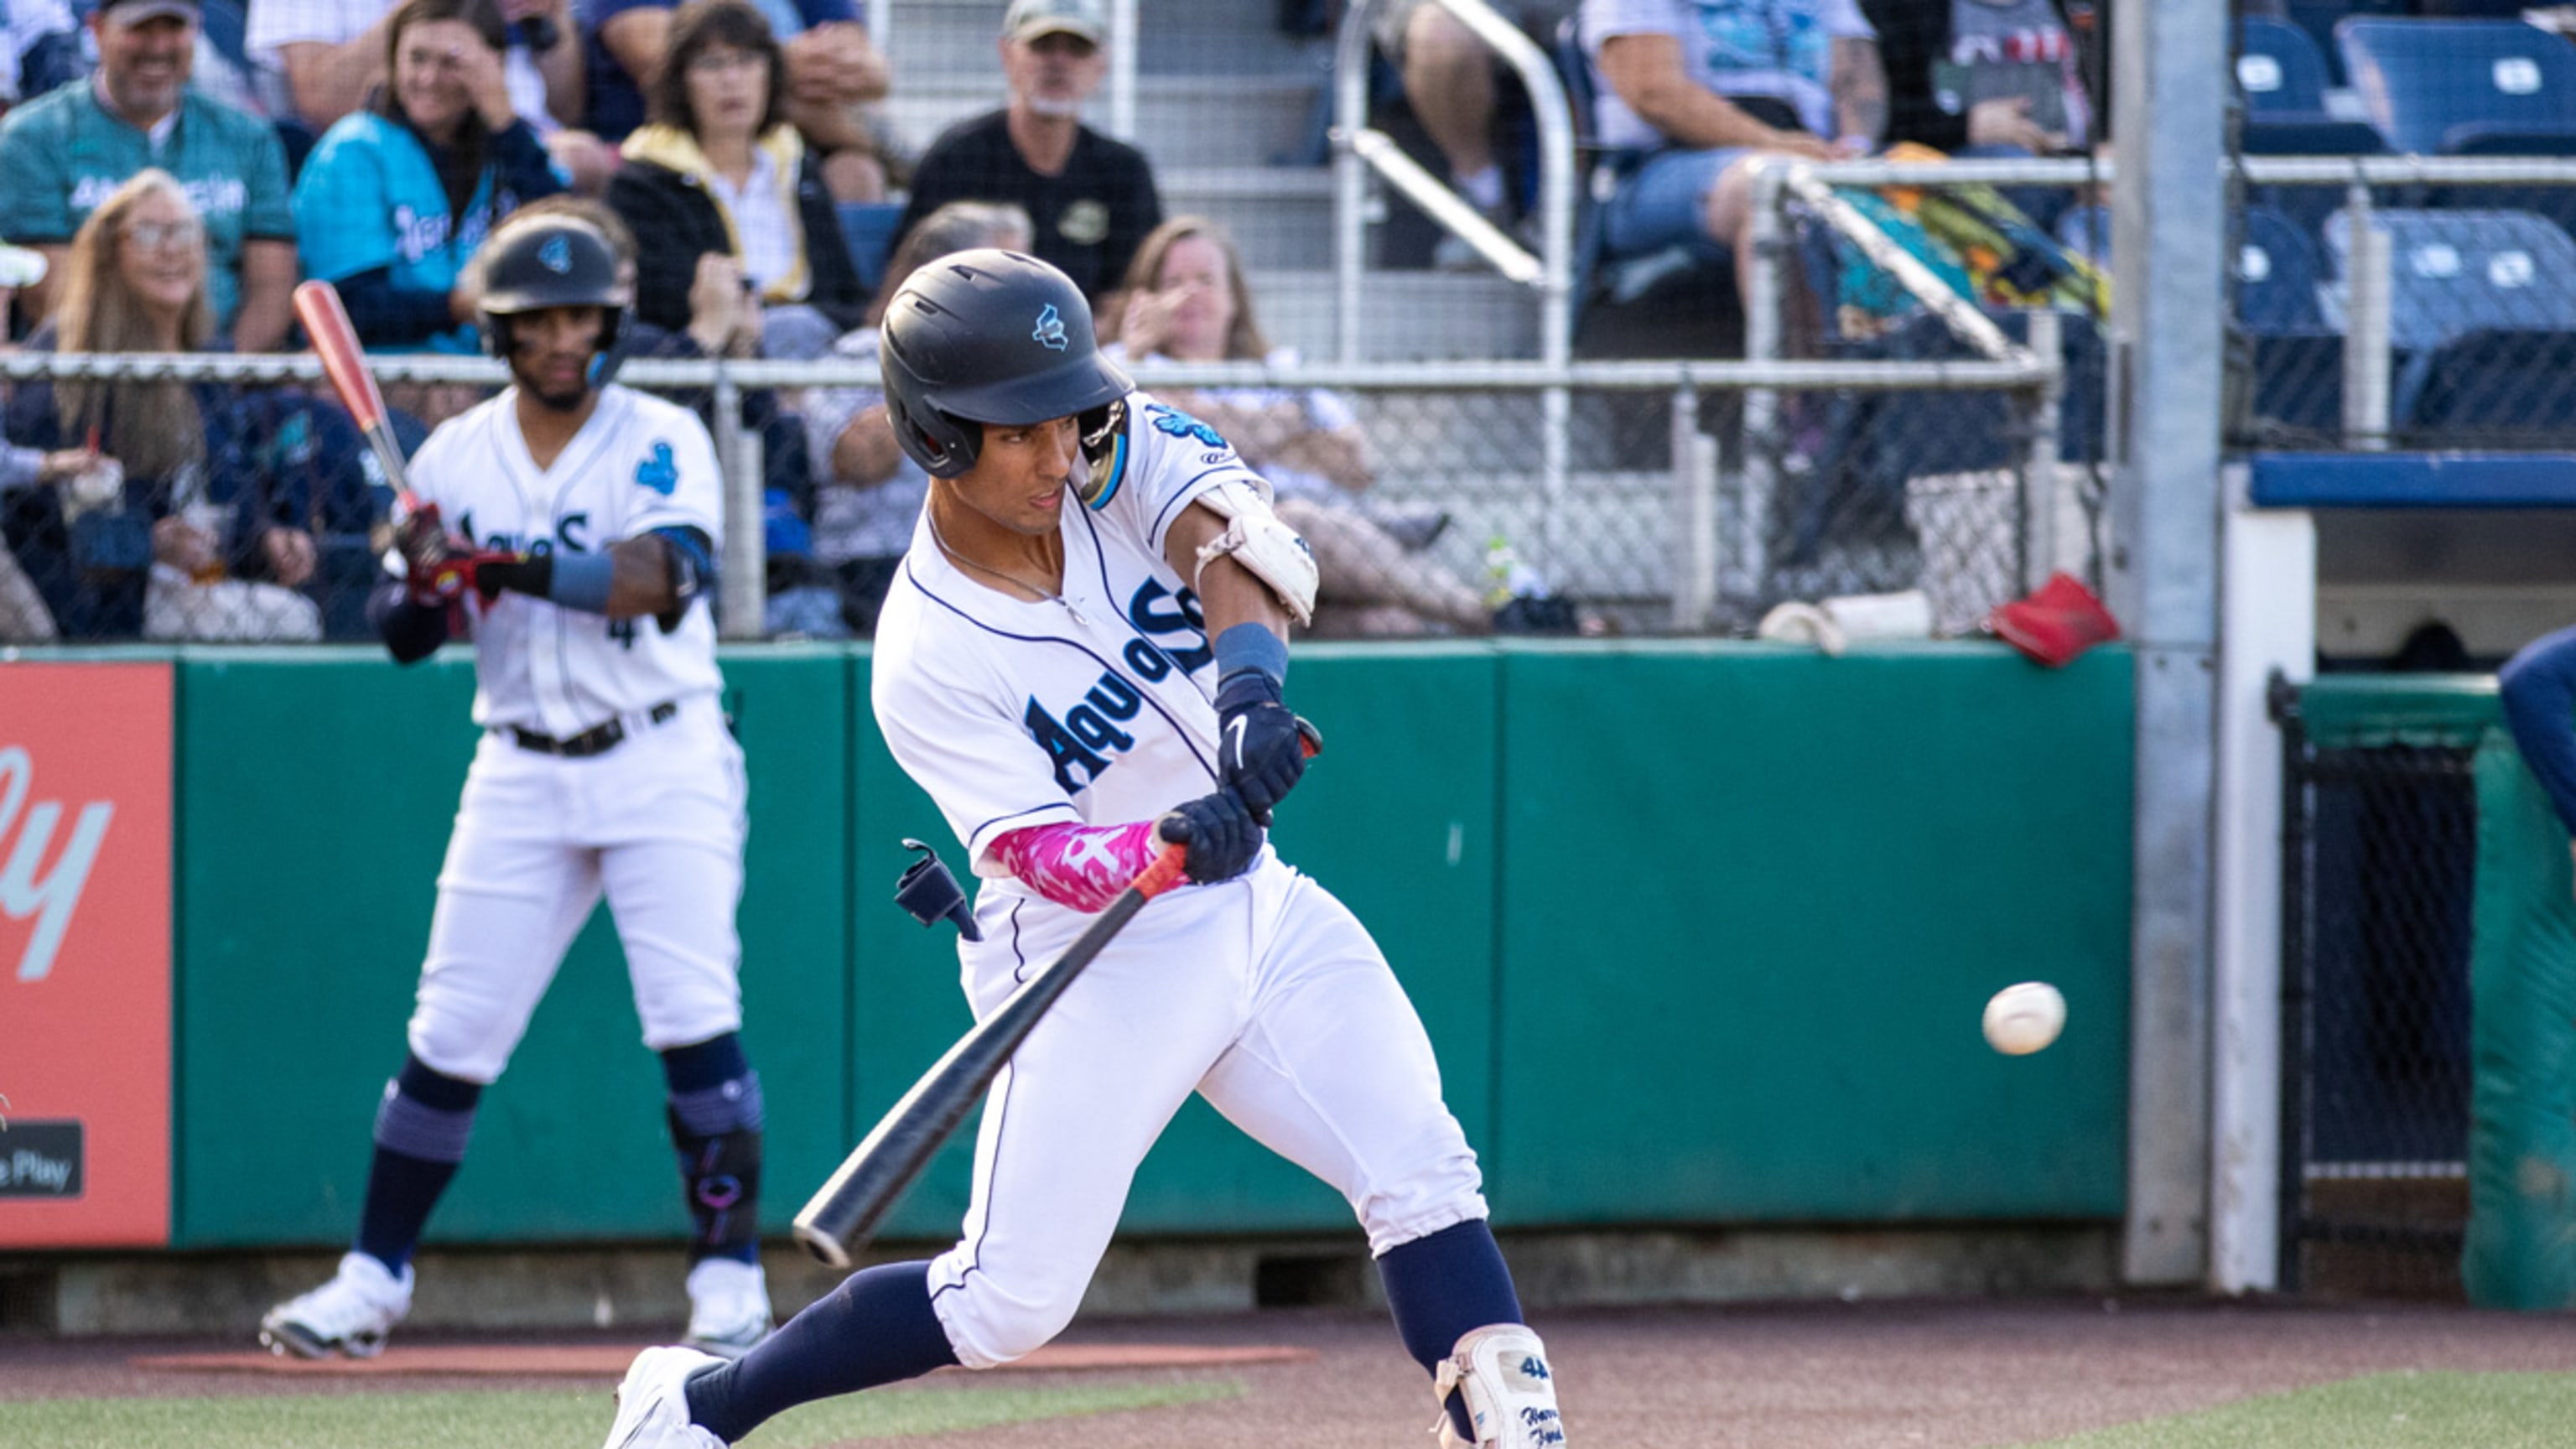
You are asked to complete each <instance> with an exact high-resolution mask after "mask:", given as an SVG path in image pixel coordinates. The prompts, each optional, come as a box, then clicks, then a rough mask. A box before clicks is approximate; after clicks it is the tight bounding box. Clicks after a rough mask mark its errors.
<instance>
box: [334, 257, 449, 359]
mask: <svg viewBox="0 0 2576 1449" xmlns="http://www.w3.org/2000/svg"><path fill="white" fill-rule="evenodd" d="M336 285H337V286H338V287H339V289H340V300H341V301H342V302H343V303H345V304H346V305H347V306H348V308H349V325H350V326H351V327H353V328H355V329H356V330H357V333H358V337H359V340H360V341H362V342H364V343H366V345H367V346H369V347H393V346H401V345H406V344H409V343H414V342H426V341H428V340H429V339H430V338H432V337H435V336H437V335H438V334H439V333H441V332H445V331H447V330H448V329H449V328H451V327H454V326H455V325H456V318H455V316H454V314H452V313H451V312H449V311H448V305H447V294H446V293H445V292H430V291H421V290H415V289H413V288H410V287H397V286H395V285H394V278H393V269H392V268H391V267H374V268H370V269H369V270H367V271H363V272H358V273H355V274H353V275H351V276H346V277H342V278H341V279H340V280H339V282H338V283H337V284H336Z"/></svg>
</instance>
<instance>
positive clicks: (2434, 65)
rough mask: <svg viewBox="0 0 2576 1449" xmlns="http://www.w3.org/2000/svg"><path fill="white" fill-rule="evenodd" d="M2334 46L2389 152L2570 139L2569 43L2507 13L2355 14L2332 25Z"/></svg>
mask: <svg viewBox="0 0 2576 1449" xmlns="http://www.w3.org/2000/svg"><path fill="white" fill-rule="evenodd" d="M2335 44H2336V46H2337V48H2338V49H2340V50H2341V51H2342V52H2343V60H2344V70H2345V72H2346V73H2347V74H2349V75H2350V76H2351V77H2352V83H2353V85H2354V87H2355V88H2356V89H2358V90H2359V91H2360V92H2361V96H2362V101H2363V104H2364V105H2365V106H2366V107H2367V108H2368V109H2369V111H2370V119H2371V122H2372V124H2374V125H2376V126H2377V127H2378V128H2379V132H2380V134H2381V135H2383V136H2385V137H2387V138H2388V144H2389V146H2390V147H2391V148H2392V149H2394V150H2397V151H2399V152H2411V153H2419V154H2424V155H2438V154H2442V153H2444V152H2448V151H2450V150H2452V149H2453V148H2454V147H2457V146H2460V145H2467V144H2476V143H2479V142H2481V141H2492V140H2493V138H2496V137H2498V136H2507V135H2533V136H2548V135H2552V134H2563V135H2568V136H2570V137H2571V138H2576V43H2570V42H2569V41H2568V40H2567V39H2566V38H2565V37H2563V36H2559V35H2556V34H2553V33H2551V32H2549V31H2546V30H2542V29H2540V28H2538V27H2536V26H2531V25H2524V24H2521V23H2519V22H2517V21H2512V20H2380V19H2368V18H2358V19H2348V20H2345V21H2343V22H2342V23H2341V24H2339V25H2337V26H2336V27H2335ZM2570 149H2576V142H2571V146H2570Z"/></svg>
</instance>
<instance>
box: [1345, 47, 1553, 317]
mask: <svg viewBox="0 0 2576 1449" xmlns="http://www.w3.org/2000/svg"><path fill="white" fill-rule="evenodd" d="M1576 3H1577V0H1524V3H1521V4H1517V5H1513V4H1505V5H1502V6H1500V7H1498V8H1499V9H1501V10H1502V11H1503V13H1504V14H1506V15H1510V16H1513V17H1514V18H1516V19H1518V20H1519V22H1520V25H1521V28H1522V29H1523V30H1526V31H1528V32H1529V33H1530V34H1531V35H1532V36H1534V37H1536V38H1537V39H1538V41H1539V43H1540V44H1541V45H1550V44H1553V43H1554V37H1555V34H1556V27H1557V26H1558V25H1559V24H1560V23H1562V22H1563V21H1564V19H1565V17H1566V16H1568V15H1571V14H1573V13H1574V9H1575V5H1576ZM1369 21H1370V25H1369V29H1370V33H1371V34H1372V35H1374V36H1375V37H1376V38H1377V48H1378V52H1379V53H1380V54H1382V55H1384V56H1385V57H1386V58H1387V61H1388V63H1389V64H1391V65H1393V66H1394V67H1395V68H1396V72H1397V74H1399V75H1401V76H1402V77H1403V78H1404V98H1405V101H1406V102H1407V103H1408V104H1410V105H1411V106H1412V107H1413V115H1414V119H1416V120H1418V121H1420V122H1421V123H1422V129H1423V130H1425V131H1427V132H1429V133H1430V136H1431V143H1432V144H1433V145H1434V146H1437V147H1439V148H1440V156H1441V159H1442V160H1444V161H1446V162H1447V163H1448V166H1449V184H1450V185H1451V186H1454V187H1456V188H1457V191H1458V194H1459V195H1461V196H1463V197H1465V198H1467V200H1468V201H1469V202H1470V203H1471V204H1472V205H1474V206H1475V208H1476V209H1477V210H1478V211H1480V212H1483V213H1484V215H1485V219H1486V220H1487V221H1490V222H1492V223H1493V224H1494V225H1496V226H1502V227H1508V226H1510V225H1511V224H1512V222H1513V221H1514V220H1515V219H1516V213H1515V212H1514V210H1513V207H1512V199H1511V196H1510V194H1509V191H1508V189H1507V188H1506V187H1505V185H1504V181H1503V166H1502V163H1501V161H1500V160H1498V159H1497V158H1496V156H1495V154H1494V115H1495V111H1494V102H1495V91H1494V66H1495V60H1494V53H1493V52H1492V51H1490V50H1488V49H1486V48H1485V43H1484V42H1483V41H1481V40H1478V39H1477V38H1476V34H1475V32H1474V31H1471V30H1469V29H1468V28H1467V26H1466V24H1465V22H1463V21H1461V20H1460V19H1459V18H1458V17H1457V16H1455V15H1453V14H1451V13H1450V12H1449V10H1448V9H1447V8H1446V7H1445V6H1442V5H1440V4H1438V3H1437V0H1393V3H1390V4H1385V5H1381V6H1379V7H1378V8H1377V9H1376V10H1375V11H1373V12H1371V14H1370V16H1369ZM1433 259H1434V261H1435V262H1436V263H1437V264H1438V265H1440V266H1442V267H1444V268H1456V267H1466V266H1479V265H1482V263H1481V262H1479V261H1477V259H1476V254H1475V252H1474V250H1473V249H1471V248H1469V247H1468V246H1467V245H1466V243H1465V242H1463V241H1462V240H1460V239H1459V238H1458V237H1456V236H1454V235H1444V236H1443V237H1442V238H1441V240H1440V245H1439V248H1438V250H1437V251H1436V252H1435V253H1434V258H1433Z"/></svg>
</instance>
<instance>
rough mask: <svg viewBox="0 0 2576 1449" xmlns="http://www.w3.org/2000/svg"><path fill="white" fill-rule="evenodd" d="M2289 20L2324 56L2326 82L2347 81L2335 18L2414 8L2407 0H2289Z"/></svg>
mask: <svg viewBox="0 0 2576 1449" xmlns="http://www.w3.org/2000/svg"><path fill="white" fill-rule="evenodd" d="M2283 8H2284V9H2285V10H2286V11H2288V13H2289V17H2290V23H2291V24H2293V25H2296V26H2298V27H2299V28H2300V29H2301V30H2304V31H2306V32H2307V33H2308V39H2310V40H2312V41H2314V42H2316V47H2317V51H2318V53H2319V54H2321V55H2323V56H2324V57H2325V62H2326V83H2327V84H2329V85H2337V86H2340V85H2348V84H2350V82H2349V81H2347V80H2346V79H2345V78H2344V73H2343V56H2342V55H2341V53H2339V52H2338V51H2337V50H2336V49H2335V39H2334V28H2335V24H2336V22H2338V21H2340V20H2342V19H2343V18H2344V17H2345V16H2348V15H2406V14H2410V13H2412V12H2411V9H2410V7H2409V5H2408V3H2407V0H2288V3H2287V4H2286V5H2285V6H2284V7H2283Z"/></svg>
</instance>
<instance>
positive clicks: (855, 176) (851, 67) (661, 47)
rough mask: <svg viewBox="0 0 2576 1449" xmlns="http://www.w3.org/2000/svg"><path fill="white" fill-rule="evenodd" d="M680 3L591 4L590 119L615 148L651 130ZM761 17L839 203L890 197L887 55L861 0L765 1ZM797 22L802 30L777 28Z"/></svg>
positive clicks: (586, 6) (620, 0)
mask: <svg viewBox="0 0 2576 1449" xmlns="http://www.w3.org/2000/svg"><path fill="white" fill-rule="evenodd" d="M678 4H679V0H583V14H584V18H585V19H587V20H588V21H589V22H590V24H591V26H592V27H593V32H594V33H593V45H592V52H591V57H590V121H591V126H592V128H593V129H594V130H596V131H598V132H599V134H600V135H602V136H605V137H607V138H609V139H610V140H612V141H623V140H624V139H625V138H626V133H627V132H629V131H632V130H634V129H635V128H636V127H637V126H639V125H641V124H643V122H644V121H645V119H646V114H647V112H648V111H649V110H650V107H649V106H648V105H647V104H646V99H645V98H646V97H647V96H649V95H650V94H652V91H653V85H654V82H655V80H656V79H658V78H659V77H660V76H661V74H662V66H663V60H664V57H665V56H666V55H667V54H668V53H669V49H670V39H671V26H672V24H673V23H674V21H675V19H676V17H675V16H674V14H673V11H674V10H675V9H676V8H677V7H678ZM761 10H762V13H763V14H765V15H767V16H769V17H770V18H771V20H772V22H773V24H772V27H771V30H772V34H773V35H775V36H776V37H777V38H778V39H779V41H780V44H781V47H782V49H783V50H784V52H785V54H786V58H787V75H786V81H785V84H784V85H783V86H781V87H779V89H780V90H781V91H782V92H783V93H784V95H785V97H786V102H787V119H788V120H790V121H792V122H794V123H795V125H796V130H797V132H798V134H800V135H802V136H803V137H804V138H805V145H806V147H807V149H809V150H811V151H812V152H814V154H816V155H817V156H820V157H821V158H822V172H823V182H824V184H825V185H826V186H829V187H830V188H831V192H832V199H833V200H835V201H882V200H884V199H885V193H886V182H887V168H888V166H889V164H890V162H891V161H892V159H893V158H892V157H891V155H890V147H889V145H888V143H887V142H886V140H885V139H884V138H883V137H882V136H881V135H880V133H879V129H878V127H877V125H876V123H875V117H876V112H875V107H876V105H877V103H878V102H879V101H882V100H883V99H884V98H885V93H886V80H887V70H886V63H885V57H883V56H881V55H879V54H878V53H877V49H876V46H875V45H874V44H873V43H872V42H870V41H869V39H868V31H867V27H866V26H865V25H864V24H862V23H860V20H859V13H858V9H857V6H856V3H855V0H766V3H764V4H763V5H762V6H761ZM791 14H792V15H793V17H794V19H795V21H796V22H797V24H796V26H795V27H794V28H793V29H785V28H781V26H780V24H779V22H782V21H784V20H785V19H786V18H787V17H788V16H789V15H791Z"/></svg>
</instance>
